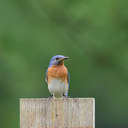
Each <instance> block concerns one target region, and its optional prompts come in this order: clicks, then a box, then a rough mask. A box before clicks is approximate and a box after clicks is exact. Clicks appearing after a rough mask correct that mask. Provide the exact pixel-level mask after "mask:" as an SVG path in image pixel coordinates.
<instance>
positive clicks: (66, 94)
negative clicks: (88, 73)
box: [65, 72, 70, 96]
mask: <svg viewBox="0 0 128 128" xmlns="http://www.w3.org/2000/svg"><path fill="white" fill-rule="evenodd" d="M67 79H68V89H67V92H66V93H65V96H68V90H69V84H70V73H69V72H68V78H67Z"/></svg>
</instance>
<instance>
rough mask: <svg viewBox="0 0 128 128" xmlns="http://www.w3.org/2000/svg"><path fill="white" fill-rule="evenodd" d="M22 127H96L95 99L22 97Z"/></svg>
mask: <svg viewBox="0 0 128 128" xmlns="http://www.w3.org/2000/svg"><path fill="white" fill-rule="evenodd" d="M20 128H95V100H94V98H66V99H58V98H57V99H48V98H39V99H38V98H37V99H20Z"/></svg>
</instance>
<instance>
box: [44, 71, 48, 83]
mask: <svg viewBox="0 0 128 128" xmlns="http://www.w3.org/2000/svg"><path fill="white" fill-rule="evenodd" d="M45 82H46V83H48V69H47V70H46V72H45Z"/></svg>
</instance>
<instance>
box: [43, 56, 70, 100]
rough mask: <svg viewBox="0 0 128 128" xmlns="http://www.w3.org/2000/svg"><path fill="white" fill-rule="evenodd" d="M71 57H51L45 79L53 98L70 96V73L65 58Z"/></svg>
mask: <svg viewBox="0 0 128 128" xmlns="http://www.w3.org/2000/svg"><path fill="white" fill-rule="evenodd" d="M68 58H69V57H67V56H63V55H55V56H53V57H52V58H51V60H50V62H49V66H48V68H47V70H46V74H45V81H46V83H47V85H48V90H49V92H50V94H51V96H52V97H53V98H60V97H68V90H69V82H70V75H69V72H68V69H67V67H66V66H65V65H64V60H67V59H68Z"/></svg>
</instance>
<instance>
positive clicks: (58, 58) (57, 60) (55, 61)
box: [49, 55, 69, 67]
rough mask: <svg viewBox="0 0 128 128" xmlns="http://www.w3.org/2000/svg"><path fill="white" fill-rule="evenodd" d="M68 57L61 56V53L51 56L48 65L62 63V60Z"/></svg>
mask: <svg viewBox="0 0 128 128" xmlns="http://www.w3.org/2000/svg"><path fill="white" fill-rule="evenodd" d="M68 58H69V57H67V56H63V55H56V56H53V57H52V58H51V60H50V63H49V67H51V66H53V65H61V64H63V63H64V60H65V59H68Z"/></svg>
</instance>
